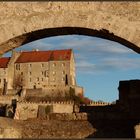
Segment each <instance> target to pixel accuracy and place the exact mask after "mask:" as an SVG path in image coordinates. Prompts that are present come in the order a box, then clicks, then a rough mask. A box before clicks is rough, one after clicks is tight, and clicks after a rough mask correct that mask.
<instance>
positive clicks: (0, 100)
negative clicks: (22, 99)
mask: <svg viewBox="0 0 140 140" xmlns="http://www.w3.org/2000/svg"><path fill="white" fill-rule="evenodd" d="M14 99H16V100H18V96H16V95H15V96H11V95H6V96H5V95H1V96H0V103H1V104H12V100H14Z"/></svg>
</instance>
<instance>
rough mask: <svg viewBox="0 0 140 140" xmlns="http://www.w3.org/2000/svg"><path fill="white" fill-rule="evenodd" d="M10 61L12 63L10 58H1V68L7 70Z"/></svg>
mask: <svg viewBox="0 0 140 140" xmlns="http://www.w3.org/2000/svg"><path fill="white" fill-rule="evenodd" d="M9 61H10V57H2V58H0V68H7V65H8V62H9Z"/></svg>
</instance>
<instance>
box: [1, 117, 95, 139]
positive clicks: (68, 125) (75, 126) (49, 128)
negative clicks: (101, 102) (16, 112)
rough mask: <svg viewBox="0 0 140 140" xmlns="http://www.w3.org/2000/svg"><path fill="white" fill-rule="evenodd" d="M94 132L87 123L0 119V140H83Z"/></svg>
mask: <svg viewBox="0 0 140 140" xmlns="http://www.w3.org/2000/svg"><path fill="white" fill-rule="evenodd" d="M94 131H95V129H93V127H92V125H91V124H90V123H89V122H88V121H58V120H49V121H47V120H39V119H33V120H32V119H31V120H26V121H15V120H12V119H8V118H0V138H59V139H60V138H65V139H66V138H85V137H88V136H89V135H90V134H92V133H93V132H94Z"/></svg>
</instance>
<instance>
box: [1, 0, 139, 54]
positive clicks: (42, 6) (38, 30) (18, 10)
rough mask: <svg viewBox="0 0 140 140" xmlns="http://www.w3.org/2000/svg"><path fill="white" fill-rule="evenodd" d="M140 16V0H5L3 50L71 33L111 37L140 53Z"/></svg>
mask: <svg viewBox="0 0 140 140" xmlns="http://www.w3.org/2000/svg"><path fill="white" fill-rule="evenodd" d="M139 19H140V2H72V1H71V2H20V3H17V2H1V3H0V36H1V38H0V53H1V54H3V53H4V52H7V51H9V50H10V49H12V48H15V47H19V46H20V45H22V44H25V43H28V42H31V41H34V40H36V39H40V38H44V37H49V36H56V35H67V34H83V35H89V36H98V37H102V38H107V39H110V40H114V41H117V42H120V43H121V44H124V45H126V46H127V47H129V48H131V49H133V50H134V51H136V52H138V53H140V41H139V39H140V29H139V26H140V20H139ZM103 29H104V30H103ZM113 34H114V35H113Z"/></svg>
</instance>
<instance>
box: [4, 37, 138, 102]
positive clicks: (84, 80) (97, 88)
mask: <svg viewBox="0 0 140 140" xmlns="http://www.w3.org/2000/svg"><path fill="white" fill-rule="evenodd" d="M68 48H72V49H73V51H74V54H75V60H76V79H77V83H78V85H80V86H83V87H84V91H85V96H87V97H89V98H91V99H93V100H103V101H108V102H112V101H115V100H116V99H118V86H119V81H120V80H130V79H140V55H139V54H137V53H136V52H134V51H132V50H131V49H128V48H127V47H125V46H123V45H121V44H119V43H117V42H113V41H109V40H105V39H101V38H97V37H89V36H82V35H66V36H57V37H50V38H44V39H41V40H37V41H34V42H31V43H28V44H25V45H23V46H21V47H19V48H17V49H16V50H32V49H39V50H53V49H68ZM9 55H10V53H7V54H5V55H4V56H9Z"/></svg>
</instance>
